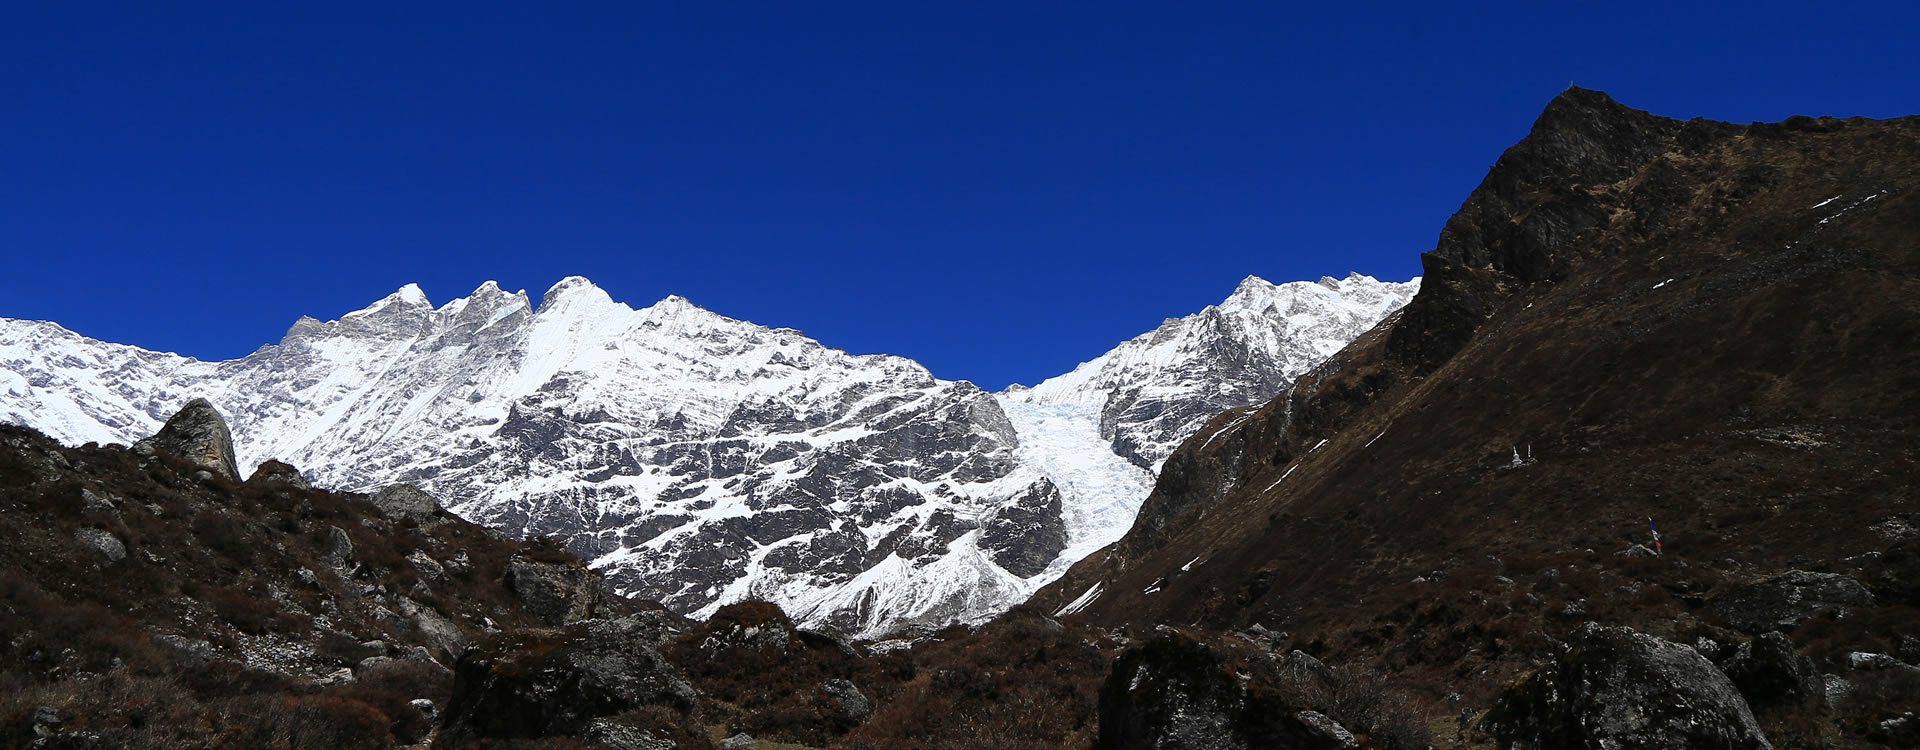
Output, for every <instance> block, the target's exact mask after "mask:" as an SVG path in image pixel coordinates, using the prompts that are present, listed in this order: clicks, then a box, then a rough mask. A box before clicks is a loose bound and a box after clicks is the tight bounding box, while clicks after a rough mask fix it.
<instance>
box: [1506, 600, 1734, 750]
mask: <svg viewBox="0 0 1920 750" xmlns="http://www.w3.org/2000/svg"><path fill="white" fill-rule="evenodd" d="M1480 726H1481V728H1482V729H1483V730H1485V731H1487V732H1488V733H1490V734H1492V735H1494V736H1495V737H1496V738H1498V739H1499V740H1500V741H1501V743H1502V746H1503V747H1506V746H1526V747H1541V748H1550V747H1576V748H1577V747H1586V748H1606V747H1633V748H1648V749H1650V750H1658V749H1663V748H1673V749H1674V750H1681V749H1683V748H1699V747H1716V748H1767V749H1769V750H1770V749H1771V748H1772V745H1771V744H1770V743H1768V742H1767V738H1766V736H1765V735H1763V734H1762V733H1761V731H1760V726H1759V724H1757V723H1756V722H1755V721H1754V718H1753V711H1752V709H1751V708H1749V707H1748V705H1747V701H1746V699H1745V698H1744V697H1742V696H1741V695H1740V691H1739V690H1738V689H1736V688H1735V687H1734V685H1733V683H1732V682H1731V681H1729V680H1728V679H1727V676H1726V675H1724V674H1722V673H1721V672H1720V670H1718V669H1716V668H1714V666H1713V664H1712V663H1710V662H1708V661H1707V660H1706V658H1704V657H1702V656H1701V655H1700V654H1699V653H1697V652H1695V651H1694V650H1693V649H1691V648H1688V647H1686V646H1682V645H1679V644H1675V643H1669V642H1667V641H1664V640H1661V639H1659V638H1655V637H1653V636H1650V635H1645V634H1642V633H1638V632H1635V631H1634V630H1632V629H1631V628H1625V627H1607V626H1602V625H1599V624H1596V623H1587V624H1586V625H1582V626H1581V627H1580V629H1579V630H1577V631H1575V632H1574V633H1573V635H1572V636H1571V637H1570V638H1569V639H1568V641H1567V643H1566V645H1564V646H1562V648H1561V652H1560V653H1559V654H1558V655H1556V656H1555V658H1554V659H1553V661H1551V662H1549V663H1548V664H1547V665H1546V666H1544V667H1541V668H1540V669H1539V671H1537V672H1535V673H1534V674H1533V675H1531V676H1530V677H1528V678H1526V679H1525V680H1523V681H1521V682H1520V683H1518V684H1517V685H1515V686H1514V687H1511V688H1509V689H1508V690H1507V691H1506V692H1504V693H1502V694H1501V695H1500V696H1499V698H1498V699H1497V700H1496V701H1495V703H1494V706H1493V708H1492V710H1490V711H1488V712H1487V715H1486V717H1485V718H1483V719H1482V720H1481V724H1480Z"/></svg>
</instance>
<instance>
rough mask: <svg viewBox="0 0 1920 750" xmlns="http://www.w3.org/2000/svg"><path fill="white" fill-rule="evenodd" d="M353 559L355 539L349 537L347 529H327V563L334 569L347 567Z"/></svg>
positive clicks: (334, 527)
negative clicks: (348, 562) (331, 564)
mask: <svg viewBox="0 0 1920 750" xmlns="http://www.w3.org/2000/svg"><path fill="white" fill-rule="evenodd" d="M350 559H353V537H350V536H347V532H346V530H345V529H342V528H340V527H338V526H328V527H327V562H330V563H333V566H334V567H336V568H337V567H340V566H342V565H346V564H347V561H348V560H350Z"/></svg>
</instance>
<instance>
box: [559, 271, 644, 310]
mask: <svg viewBox="0 0 1920 750" xmlns="http://www.w3.org/2000/svg"><path fill="white" fill-rule="evenodd" d="M561 302H566V303H567V304H586V305H593V306H601V305H603V304H604V303H610V302H613V297H611V296H609V295H608V294H607V293H606V291H605V290H603V289H601V288H600V287H599V286H597V285H595V284H594V283H593V282H592V281H590V280H588V279H587V277H585V276H568V277H566V278H564V279H561V280H560V281H559V282H558V283H556V284H554V285H553V286H552V287H549V288H548V289H547V293H546V294H544V295H542V296H541V297H540V309H539V310H537V311H536V312H541V313H544V312H546V311H547V309H548V308H550V307H553V306H554V305H556V304H559V303H561ZM621 307H626V306H625V305H621ZM629 309H631V308H629Z"/></svg>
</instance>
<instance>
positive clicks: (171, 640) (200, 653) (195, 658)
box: [153, 635, 215, 666]
mask: <svg viewBox="0 0 1920 750" xmlns="http://www.w3.org/2000/svg"><path fill="white" fill-rule="evenodd" d="M153 641H154V642H155V643H158V644H160V645H162V646H166V647H168V648H170V649H173V650H174V651H175V652H176V653H178V654H179V656H180V657H182V661H184V662H185V663H186V664H188V665H191V666H201V665H204V664H206V663H207V662H210V661H213V658H214V656H215V652H214V650H213V644H212V643H209V642H207V641H204V640H199V639H194V638H187V637H185V636H178V635H156V636H154V637H153Z"/></svg>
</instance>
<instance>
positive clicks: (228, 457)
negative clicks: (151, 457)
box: [134, 398, 240, 481]
mask: <svg viewBox="0 0 1920 750" xmlns="http://www.w3.org/2000/svg"><path fill="white" fill-rule="evenodd" d="M134 448H135V449H136V450H147V451H151V450H154V449H158V450H162V451H166V452H167V453H170V454H173V455H174V456H176V457H178V458H182V459H185V460H186V461H188V462H190V463H192V464H193V465H195V466H198V467H200V468H202V469H206V470H207V471H210V472H212V473H214V474H218V475H220V476H223V477H226V478H228V479H232V480H235V481H238V480H239V479H240V468H239V466H238V465H237V464H236V463H235V461H234V458H233V434H232V433H231V432H228V431H227V420H225V419H222V418H221V417H220V411H219V410H218V409H215V408H213V404H212V403H210V402H208V401H207V400H206V399H204V398H196V399H194V400H192V401H188V402H187V405H186V406H183V407H181V408H180V411H178V412H176V413H175V414H174V415H173V418H172V419H168V420H167V425H166V426H165V427H162V428H160V432H158V433H156V434H155V435H154V436H153V437H149V438H147V439H145V440H141V441H140V442H138V443H135V444H134Z"/></svg>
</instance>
